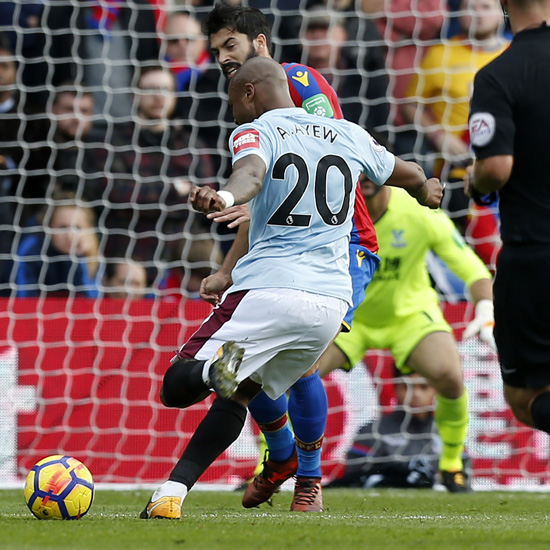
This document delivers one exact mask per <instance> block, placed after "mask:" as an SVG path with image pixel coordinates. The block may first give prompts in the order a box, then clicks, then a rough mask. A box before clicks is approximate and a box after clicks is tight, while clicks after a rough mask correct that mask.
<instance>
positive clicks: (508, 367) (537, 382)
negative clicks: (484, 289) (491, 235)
mask: <svg viewBox="0 0 550 550" xmlns="http://www.w3.org/2000/svg"><path fill="white" fill-rule="evenodd" d="M494 293H495V341H496V344H497V349H498V354H499V359H500V369H501V373H502V380H503V381H504V383H505V384H507V385H509V386H513V387H516V388H540V387H543V386H546V385H548V384H550V245H539V244H537V245H533V244H528V245H505V246H504V247H503V249H502V251H501V253H500V255H499V258H498V265H497V275H496V277H495V282H494Z"/></svg>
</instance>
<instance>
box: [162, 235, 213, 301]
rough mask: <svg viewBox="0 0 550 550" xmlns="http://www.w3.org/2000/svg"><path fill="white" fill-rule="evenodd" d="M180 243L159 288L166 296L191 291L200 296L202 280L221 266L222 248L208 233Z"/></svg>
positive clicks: (184, 293)
mask: <svg viewBox="0 0 550 550" xmlns="http://www.w3.org/2000/svg"><path fill="white" fill-rule="evenodd" d="M179 245H180V246H179V248H178V249H177V250H176V251H175V254H174V257H173V258H172V262H171V263H170V264H169V265H170V267H169V269H167V271H166V273H165V276H164V278H163V280H162V281H161V284H160V285H159V290H160V291H161V293H162V294H163V295H164V296H173V295H176V296H178V295H182V294H183V295H187V294H189V293H191V294H196V295H197V297H198V292H199V289H200V285H201V282H202V280H203V279H204V278H205V277H208V276H209V275H211V274H212V272H213V271H214V272H215V271H216V270H217V269H219V267H220V266H221V263H222V259H223V258H222V252H221V249H220V247H219V246H218V245H217V243H216V241H215V240H214V239H213V238H212V237H211V236H210V235H208V234H206V233H204V234H202V235H198V236H197V237H196V238H194V239H192V240H189V241H180V243H179Z"/></svg>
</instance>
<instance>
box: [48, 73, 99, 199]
mask: <svg viewBox="0 0 550 550" xmlns="http://www.w3.org/2000/svg"><path fill="white" fill-rule="evenodd" d="M93 112H94V97H93V95H92V94H91V93H90V92H89V91H88V90H83V89H82V88H80V87H79V86H75V85H74V84H73V83H70V82H69V83H64V84H61V86H60V87H59V88H57V91H56V94H55V96H54V100H53V103H52V107H51V115H50V120H51V129H50V136H49V138H50V141H49V143H48V145H49V147H50V151H51V152H50V157H49V159H48V168H49V169H50V170H51V169H53V170H54V172H55V179H56V182H57V184H58V187H59V188H61V189H64V190H67V191H74V192H75V193H77V195H78V196H82V195H84V196H85V194H86V178H90V177H91V176H90V174H92V173H93V172H94V171H95V167H94V165H93V163H92V161H91V157H92V156H93V155H92V154H91V153H90V147H91V145H90V142H92V141H96V142H98V143H101V142H102V141H103V134H102V133H99V132H98V131H97V130H93V128H92V116H93ZM101 146H103V144H102V143H101Z"/></svg>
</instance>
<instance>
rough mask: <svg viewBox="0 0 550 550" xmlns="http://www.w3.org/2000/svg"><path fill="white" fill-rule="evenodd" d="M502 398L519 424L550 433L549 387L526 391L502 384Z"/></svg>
mask: <svg viewBox="0 0 550 550" xmlns="http://www.w3.org/2000/svg"><path fill="white" fill-rule="evenodd" d="M504 397H505V398H506V402H507V403H508V404H509V405H510V408H511V409H512V412H513V413H514V416H515V417H516V418H517V419H518V420H519V421H520V422H523V423H524V424H527V426H531V427H532V428H536V429H537V430H541V431H543V432H546V433H550V386H546V387H544V388H538V389H527V388H515V387H513V386H509V385H507V384H504Z"/></svg>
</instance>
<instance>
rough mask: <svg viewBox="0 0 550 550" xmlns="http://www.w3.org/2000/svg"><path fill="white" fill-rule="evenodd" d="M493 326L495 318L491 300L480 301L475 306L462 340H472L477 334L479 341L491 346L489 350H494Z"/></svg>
mask: <svg viewBox="0 0 550 550" xmlns="http://www.w3.org/2000/svg"><path fill="white" fill-rule="evenodd" d="M494 326H495V317H494V313H493V301H492V300H480V301H479V302H478V303H477V304H476V314H475V317H474V319H473V321H471V322H470V323H469V324H468V326H467V327H466V329H465V330H464V334H463V335H462V339H463V340H467V339H468V338H472V336H475V335H476V334H479V339H480V340H481V341H482V342H485V343H486V344H489V346H491V349H493V350H495V349H496V345H495V338H494V336H493V327H494Z"/></svg>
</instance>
